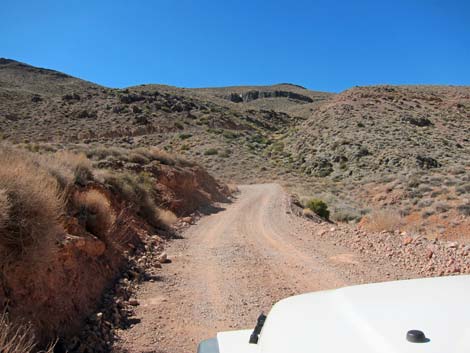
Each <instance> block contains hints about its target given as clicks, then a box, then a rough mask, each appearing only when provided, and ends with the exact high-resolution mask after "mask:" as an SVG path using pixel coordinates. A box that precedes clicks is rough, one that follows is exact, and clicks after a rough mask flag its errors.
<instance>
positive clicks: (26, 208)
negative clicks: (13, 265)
mask: <svg viewBox="0 0 470 353" xmlns="http://www.w3.org/2000/svg"><path fill="white" fill-rule="evenodd" d="M0 164H1V165H2V168H1V169H0V192H1V193H0V213H1V216H0V255H1V256H0V259H1V262H5V261H12V260H18V259H21V258H25V257H34V256H37V255H38V254H41V256H45V253H47V252H49V251H51V250H52V249H53V248H54V246H55V239H56V237H57V233H58V232H60V228H61V227H60V221H59V219H60V217H61V215H62V213H63V209H64V203H63V197H62V195H61V193H60V192H59V188H58V183H57V181H56V179H55V178H54V177H52V176H51V175H50V174H48V173H47V172H46V171H45V170H44V169H43V168H41V167H40V166H39V165H37V164H35V162H34V160H33V159H31V158H30V156H28V155H27V154H26V153H24V152H21V151H17V150H14V149H9V148H8V149H7V148H2V150H1V153H0Z"/></svg>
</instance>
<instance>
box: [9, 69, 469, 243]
mask: <svg viewBox="0 0 470 353" xmlns="http://www.w3.org/2000/svg"><path fill="white" fill-rule="evenodd" d="M469 97H470V88H469V87H445V86H372V87H355V88H352V89H350V90H347V91H345V92H342V93H340V94H331V93H325V92H316V91H311V90H308V89H305V88H303V87H300V86H296V85H292V84H278V85H273V86H240V87H221V88H199V89H186V88H177V87H170V86H164V85H141V86H136V87H129V88H127V89H110V88H106V87H101V86H98V85H95V84H92V83H89V82H86V81H82V80H79V79H75V78H72V77H69V76H67V75H65V74H61V73H57V72H55V71H51V70H45V69H38V68H33V67H31V66H28V65H25V64H21V63H17V62H15V61H11V60H2V61H1V62H0V102H1V104H0V134H1V136H2V138H3V139H4V140H7V141H10V142H13V143H17V144H22V145H23V146H25V147H27V148H29V149H32V150H35V149H41V148H54V149H60V148H62V147H63V146H68V147H70V148H73V149H80V150H87V151H89V152H88V153H89V154H93V153H92V152H91V151H96V150H99V149H100V148H101V147H102V146H107V147H120V148H124V149H129V148H137V147H148V146H158V147H159V148H161V149H163V150H166V151H169V152H173V153H177V154H179V155H181V156H185V157H186V158H188V159H191V160H197V161H198V163H200V164H201V165H202V166H204V167H205V168H206V169H207V170H208V171H209V172H210V173H212V174H213V175H215V176H217V177H218V178H220V179H222V180H225V181H227V182H235V183H251V182H266V181H277V182H281V183H283V185H285V186H287V187H288V188H289V189H290V190H291V191H293V192H296V193H298V194H299V195H300V196H303V197H304V198H308V197H313V196H316V197H320V198H323V199H325V200H326V201H327V203H328V204H329V205H330V209H331V210H332V217H333V219H335V220H340V221H358V220H360V219H361V218H364V215H366V214H371V213H374V211H375V210H380V209H387V210H390V212H391V213H397V214H398V216H399V217H402V219H401V221H400V222H402V223H406V224H407V225H408V230H409V231H417V232H426V233H428V235H433V236H448V237H458V236H459V235H463V236H467V235H468V236H469V237H470V234H467V233H470V231H466V229H468V228H469V227H468V226H469V223H468V209H469V208H470V203H469V202H470V201H469V197H470V195H469V190H470V184H469V183H470V180H469V176H468V175H469V165H468V157H467V156H468V155H469V152H470V143H469V139H468V135H469V132H470V121H469V116H470V103H469V102H470V98H469ZM41 145H47V146H49V147H47V146H46V147H44V146H41Z"/></svg>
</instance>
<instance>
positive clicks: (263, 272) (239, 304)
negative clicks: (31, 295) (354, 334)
mask: <svg viewBox="0 0 470 353" xmlns="http://www.w3.org/2000/svg"><path fill="white" fill-rule="evenodd" d="M240 190H241V193H240V194H239V195H238V197H237V200H236V201H235V202H234V203H232V204H223V205H220V208H219V209H215V210H214V211H215V212H214V213H213V214H211V215H209V216H207V217H205V218H202V219H201V220H200V221H199V222H198V223H197V225H195V226H192V227H190V228H189V229H187V230H186V231H185V232H183V238H182V239H180V240H175V241H174V242H171V243H169V244H168V246H167V252H168V254H169V257H170V259H171V260H172V264H169V265H166V266H165V267H164V270H163V272H162V275H161V279H160V280H159V281H155V282H147V283H145V284H143V285H142V286H141V287H140V288H139V290H138V293H137V298H138V300H139V302H140V306H139V307H138V308H137V309H136V315H137V317H138V319H139V320H140V323H138V324H136V325H134V326H133V327H132V328H131V329H129V330H125V331H121V332H120V334H119V336H120V344H119V348H118V350H122V351H128V352H148V353H150V352H168V353H170V352H171V353H173V352H194V351H195V349H196V346H197V343H198V341H200V340H202V339H204V338H208V337H211V336H213V335H215V334H216V332H218V331H221V330H230V329H242V328H247V327H252V326H253V325H254V323H255V320H256V317H257V316H258V315H259V313H260V312H261V311H265V312H267V311H269V309H270V307H271V306H272V305H273V303H275V302H276V301H278V300H279V299H281V298H283V297H287V296H290V295H293V294H299V293H304V292H308V291H316V290H322V289H329V288H335V287H340V286H344V285H348V284H353V283H363V282H372V281H380V280H384V279H387V278H401V277H410V276H413V272H412V271H406V270H405V269H404V270H400V269H394V268H392V267H391V266H390V265H387V264H383V265H382V266H380V267H377V266H375V264H374V261H375V260H374V258H373V257H370V256H367V255H361V254H360V253H359V252H355V251H351V250H350V249H349V248H348V247H345V246H341V245H336V244H335V242H332V241H330V240H329V239H327V238H325V237H322V236H321V235H322V234H324V233H325V232H326V231H328V230H331V228H335V226H334V225H332V224H328V223H324V224H316V223H314V222H311V221H308V220H306V219H303V218H299V217H296V216H294V215H293V214H292V212H291V211H290V205H289V202H290V198H289V197H288V196H287V194H285V193H284V192H283V190H282V188H281V187H280V186H279V185H276V184H263V185H251V186H242V187H240Z"/></svg>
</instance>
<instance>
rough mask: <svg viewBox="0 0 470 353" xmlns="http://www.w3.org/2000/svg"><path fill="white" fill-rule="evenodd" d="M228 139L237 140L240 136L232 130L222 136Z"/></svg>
mask: <svg viewBox="0 0 470 353" xmlns="http://www.w3.org/2000/svg"><path fill="white" fill-rule="evenodd" d="M222 135H223V136H224V137H225V138H226V139H229V140H231V139H236V138H238V137H239V136H240V135H239V134H238V133H236V132H234V131H230V130H226V131H224V133H223V134H222Z"/></svg>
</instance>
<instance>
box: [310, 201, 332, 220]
mask: <svg viewBox="0 0 470 353" xmlns="http://www.w3.org/2000/svg"><path fill="white" fill-rule="evenodd" d="M305 207H307V208H308V209H310V210H311V211H313V212H315V213H316V214H317V215H318V216H320V217H322V218H325V219H329V218H330V211H329V210H328V205H327V204H326V203H325V202H324V201H323V200H320V199H311V200H309V201H308V202H307V203H306V204H305Z"/></svg>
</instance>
